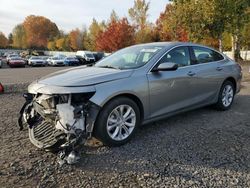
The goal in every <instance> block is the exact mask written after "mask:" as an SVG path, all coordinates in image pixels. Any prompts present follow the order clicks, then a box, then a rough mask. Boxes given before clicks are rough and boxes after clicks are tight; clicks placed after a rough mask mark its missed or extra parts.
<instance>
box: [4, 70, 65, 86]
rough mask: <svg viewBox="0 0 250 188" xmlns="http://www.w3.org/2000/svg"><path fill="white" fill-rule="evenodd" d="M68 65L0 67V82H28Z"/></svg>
mask: <svg viewBox="0 0 250 188" xmlns="http://www.w3.org/2000/svg"><path fill="white" fill-rule="evenodd" d="M66 68H69V67H28V66H27V67H25V68H2V69H0V82H1V83H2V84H19V83H30V82H31V81H33V80H36V79H38V78H41V77H42V76H45V75H47V74H50V73H53V72H55V71H58V70H62V69H66Z"/></svg>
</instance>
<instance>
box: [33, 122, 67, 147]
mask: <svg viewBox="0 0 250 188" xmlns="http://www.w3.org/2000/svg"><path fill="white" fill-rule="evenodd" d="M29 133H30V134H29V136H30V140H31V142H32V143H33V144H34V145H35V146H37V147H39V148H42V149H47V148H50V147H52V146H53V145H55V144H56V143H57V142H58V137H60V135H64V133H63V132H62V131H60V130H58V129H56V128H55V126H54V125H52V124H51V123H50V122H48V121H43V122H41V123H39V124H37V125H35V126H33V127H32V128H31V129H29Z"/></svg>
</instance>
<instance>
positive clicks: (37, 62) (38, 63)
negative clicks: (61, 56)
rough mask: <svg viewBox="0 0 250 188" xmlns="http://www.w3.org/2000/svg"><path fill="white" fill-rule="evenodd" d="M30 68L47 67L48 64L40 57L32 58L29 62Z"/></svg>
mask: <svg viewBox="0 0 250 188" xmlns="http://www.w3.org/2000/svg"><path fill="white" fill-rule="evenodd" d="M28 65H29V66H46V65H47V62H46V61H45V60H44V59H43V58H42V57H40V56H31V57H30V58H29V60H28Z"/></svg>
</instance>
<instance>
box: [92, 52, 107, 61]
mask: <svg viewBox="0 0 250 188" xmlns="http://www.w3.org/2000/svg"><path fill="white" fill-rule="evenodd" d="M93 55H94V57H95V62H97V61H99V60H101V59H102V58H104V57H105V54H104V52H93Z"/></svg>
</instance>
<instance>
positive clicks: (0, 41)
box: [0, 32, 8, 48]
mask: <svg viewBox="0 0 250 188" xmlns="http://www.w3.org/2000/svg"><path fill="white" fill-rule="evenodd" d="M7 46H8V39H7V38H6V37H5V35H4V34H3V33H2V32H0V47H1V48H6V47H7Z"/></svg>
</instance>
